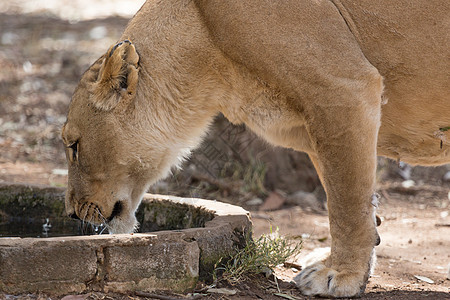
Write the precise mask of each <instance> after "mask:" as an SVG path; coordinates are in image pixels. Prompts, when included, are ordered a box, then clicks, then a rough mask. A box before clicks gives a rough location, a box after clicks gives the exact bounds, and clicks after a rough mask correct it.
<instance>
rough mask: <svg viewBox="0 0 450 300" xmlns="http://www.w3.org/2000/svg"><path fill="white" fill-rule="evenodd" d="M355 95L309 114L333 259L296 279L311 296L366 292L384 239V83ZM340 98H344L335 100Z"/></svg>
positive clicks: (310, 109)
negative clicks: (380, 187) (379, 197)
mask: <svg viewBox="0 0 450 300" xmlns="http://www.w3.org/2000/svg"><path fill="white" fill-rule="evenodd" d="M361 86H363V87H364V89H361V90H360V91H358V90H357V91H352V92H351V93H349V94H348V95H347V97H343V98H341V99H344V100H342V101H341V102H338V100H335V99H336V98H334V99H333V101H334V102H330V101H328V102H327V101H323V102H316V103H314V104H313V105H311V106H309V107H307V109H305V113H306V116H307V120H309V122H308V130H309V134H310V137H311V140H312V141H313V144H314V148H315V153H313V154H310V155H311V157H312V158H313V162H314V164H315V166H316V168H317V169H318V172H319V173H320V174H321V176H320V177H321V179H322V182H323V184H324V186H325V189H326V192H327V197H328V210H329V222H330V231H331V236H332V245H331V254H330V257H329V258H328V259H327V260H325V261H324V262H318V263H316V264H314V265H311V266H309V267H306V268H305V269H304V270H303V271H302V272H301V273H300V274H299V275H298V276H297V277H296V278H295V281H296V284H297V286H298V287H299V288H300V289H301V290H302V292H303V293H304V294H306V295H320V296H326V297H351V296H356V295H359V294H360V293H362V292H363V291H364V289H365V286H366V283H367V280H368V277H369V270H370V265H371V257H372V253H373V250H374V246H375V245H376V243H377V240H378V235H377V232H376V229H375V225H376V224H375V214H374V213H375V212H374V209H375V208H374V206H373V204H372V195H373V194H374V191H375V172H376V144H377V135H378V129H379V126H380V113H381V107H380V105H381V104H380V101H381V91H382V85H381V78H380V77H378V80H373V81H371V82H369V83H366V84H364V85H362V84H361ZM335 96H339V95H335Z"/></svg>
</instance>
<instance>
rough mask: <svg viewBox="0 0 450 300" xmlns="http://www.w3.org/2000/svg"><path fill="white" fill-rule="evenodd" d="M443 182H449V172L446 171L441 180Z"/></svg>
mask: <svg viewBox="0 0 450 300" xmlns="http://www.w3.org/2000/svg"><path fill="white" fill-rule="evenodd" d="M442 180H443V181H445V182H450V171H448V172H447V173H445V175H444V177H443V178H442Z"/></svg>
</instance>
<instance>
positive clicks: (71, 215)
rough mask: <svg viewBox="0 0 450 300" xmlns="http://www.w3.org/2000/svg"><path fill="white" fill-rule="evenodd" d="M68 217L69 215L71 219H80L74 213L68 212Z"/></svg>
mask: <svg viewBox="0 0 450 300" xmlns="http://www.w3.org/2000/svg"><path fill="white" fill-rule="evenodd" d="M69 217H71V218H72V219H75V220H80V218H79V217H78V216H77V214H76V213H72V214H70V215H69Z"/></svg>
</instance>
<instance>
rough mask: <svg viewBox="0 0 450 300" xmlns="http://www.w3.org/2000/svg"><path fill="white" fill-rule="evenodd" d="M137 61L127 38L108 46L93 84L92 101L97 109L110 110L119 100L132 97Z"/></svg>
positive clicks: (134, 49)
mask: <svg viewBox="0 0 450 300" xmlns="http://www.w3.org/2000/svg"><path fill="white" fill-rule="evenodd" d="M138 62H139V55H138V53H137V52H136V48H135V47H134V45H133V44H132V43H131V42H130V41H129V40H125V41H123V42H120V43H118V44H116V45H114V46H112V47H111V48H109V50H108V52H107V53H106V55H105V56H104V59H103V62H102V65H101V67H100V70H99V73H98V78H97V81H96V82H95V84H94V86H93V94H94V95H93V96H94V97H93V101H94V104H95V106H96V107H97V108H98V109H102V110H111V109H113V108H114V107H116V105H117V104H118V103H119V102H120V101H124V100H126V99H131V98H133V97H134V95H135V93H136V87H137V83H138V73H139V67H138Z"/></svg>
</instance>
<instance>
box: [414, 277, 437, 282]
mask: <svg viewBox="0 0 450 300" xmlns="http://www.w3.org/2000/svg"><path fill="white" fill-rule="evenodd" d="M414 277H416V278H417V279H419V280H420V281H423V282H426V283H429V284H433V283H434V281H433V280H431V279H430V278H428V277H425V276H420V275H414Z"/></svg>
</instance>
